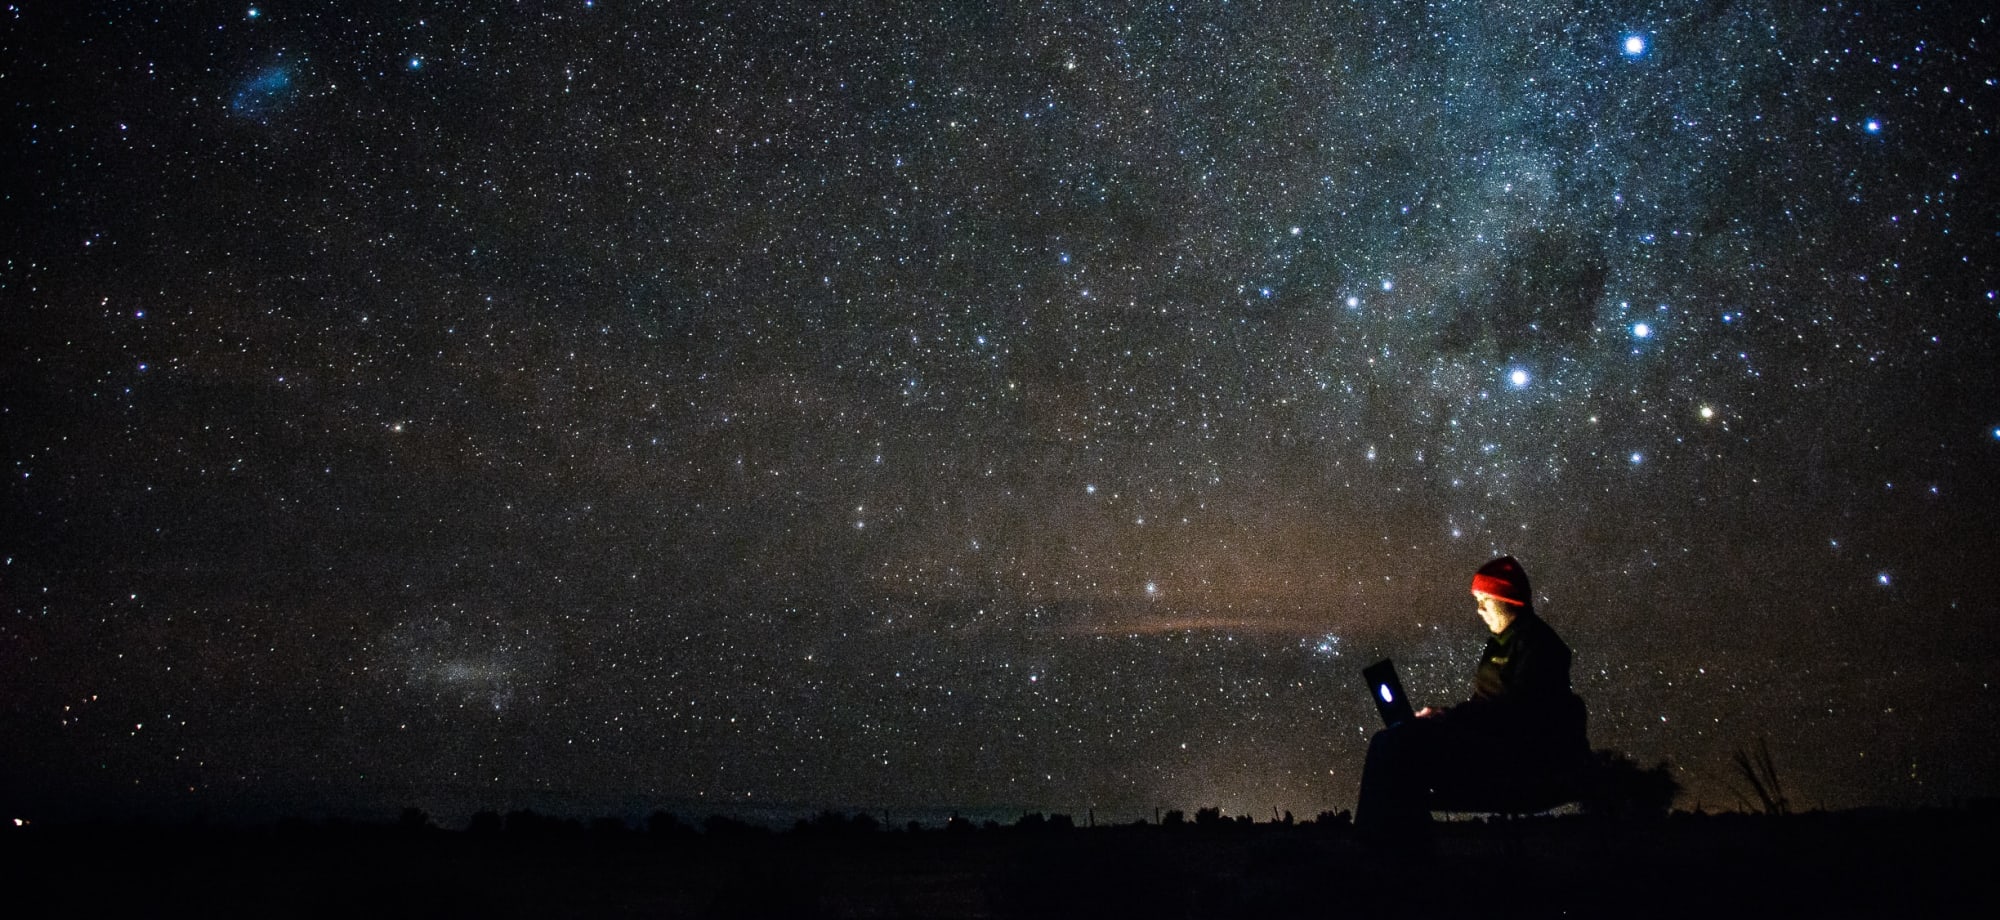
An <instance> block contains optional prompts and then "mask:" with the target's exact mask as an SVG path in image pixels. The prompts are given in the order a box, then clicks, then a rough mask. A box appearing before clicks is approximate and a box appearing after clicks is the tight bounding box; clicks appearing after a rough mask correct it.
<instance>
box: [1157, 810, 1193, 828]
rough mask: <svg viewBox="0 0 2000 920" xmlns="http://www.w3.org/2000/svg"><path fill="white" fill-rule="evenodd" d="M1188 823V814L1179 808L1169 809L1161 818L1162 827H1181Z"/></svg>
mask: <svg viewBox="0 0 2000 920" xmlns="http://www.w3.org/2000/svg"><path fill="white" fill-rule="evenodd" d="M1186 823H1187V814H1186V813H1185V812H1182V811H1181V810H1180V809H1178V808H1174V809H1169V810H1168V811H1167V813H1166V814H1165V815H1162V816H1161V817H1160V826H1161V827H1180V826H1181V825H1184V824H1186Z"/></svg>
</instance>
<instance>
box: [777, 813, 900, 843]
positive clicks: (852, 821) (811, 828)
mask: <svg viewBox="0 0 2000 920" xmlns="http://www.w3.org/2000/svg"><path fill="white" fill-rule="evenodd" d="M881 827H882V825H881V823H880V822H878V821H876V820H875V819H874V818H873V817H871V816H870V815H869V814H868V813H867V812H865V811H864V812H861V813H859V814H856V815H855V816H854V817H852V818H850V817H848V816H846V815H843V814H841V813H840V812H837V811H833V810H831V809H829V810H827V811H823V812H820V813H819V816H818V817H815V818H813V819H811V820H807V819H805V818H800V819H799V820H798V823H796V824H794V825H792V831H793V832H794V833H799V834H809V835H818V836H824V837H838V836H848V835H865V834H872V833H875V832H876V831H878V830H880V829H881Z"/></svg>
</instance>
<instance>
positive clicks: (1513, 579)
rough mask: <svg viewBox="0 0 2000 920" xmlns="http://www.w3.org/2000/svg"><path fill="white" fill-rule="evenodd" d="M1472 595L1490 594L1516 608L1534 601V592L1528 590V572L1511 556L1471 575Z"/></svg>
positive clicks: (1487, 565) (1482, 567)
mask: <svg viewBox="0 0 2000 920" xmlns="http://www.w3.org/2000/svg"><path fill="white" fill-rule="evenodd" d="M1472 593H1473V595H1474V596H1477V595H1481V594H1491V595H1493V596H1494V597H1497V598H1499V599H1501V600H1503V601H1506V602H1507V603H1509V604H1513V605H1514V606H1516V607H1526V606H1528V605H1529V604H1530V603H1531V602H1533V601H1534V599H1535V592H1534V591H1532V590H1530V589H1529V588H1528V570H1526V569H1523V568H1521V564H1520V563H1519V562H1516V561H1514V557H1512V556H1501V557H1500V558H1498V559H1495V560H1493V561H1492V562H1489V563H1486V564H1485V565H1482V566H1480V567H1479V571H1477V572H1474V573H1472Z"/></svg>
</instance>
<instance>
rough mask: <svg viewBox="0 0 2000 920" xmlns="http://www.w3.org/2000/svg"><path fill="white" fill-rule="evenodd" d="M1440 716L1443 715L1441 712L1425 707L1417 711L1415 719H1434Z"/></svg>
mask: <svg viewBox="0 0 2000 920" xmlns="http://www.w3.org/2000/svg"><path fill="white" fill-rule="evenodd" d="M1441 715H1444V711H1443V710H1441V709H1432V708H1430V707H1429V706H1425V707H1424V708H1422V709H1419V710H1417V718H1419V719H1435V718H1437V717H1438V716H1441Z"/></svg>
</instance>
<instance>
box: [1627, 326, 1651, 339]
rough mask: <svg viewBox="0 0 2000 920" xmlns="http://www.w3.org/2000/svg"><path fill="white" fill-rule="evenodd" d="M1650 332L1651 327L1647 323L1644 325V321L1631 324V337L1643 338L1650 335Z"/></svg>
mask: <svg viewBox="0 0 2000 920" xmlns="http://www.w3.org/2000/svg"><path fill="white" fill-rule="evenodd" d="M1652 334H1653V327H1651V326H1648V325H1646V324H1645V323H1633V324H1632V337H1633V338H1635V339H1643V338H1645V337H1647V336H1649V335H1652Z"/></svg>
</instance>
